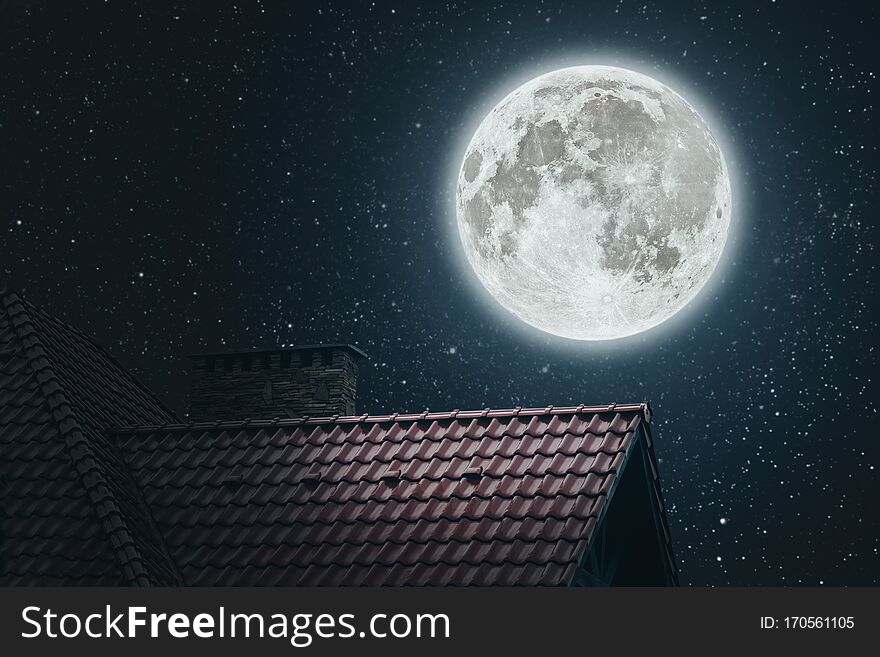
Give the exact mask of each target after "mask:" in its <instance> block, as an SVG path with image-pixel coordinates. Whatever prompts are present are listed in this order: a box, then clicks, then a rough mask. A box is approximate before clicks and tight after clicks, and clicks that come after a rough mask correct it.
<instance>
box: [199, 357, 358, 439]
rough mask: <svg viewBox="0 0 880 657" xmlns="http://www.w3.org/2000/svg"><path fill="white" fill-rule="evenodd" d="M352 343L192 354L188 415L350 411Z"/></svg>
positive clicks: (315, 414)
mask: <svg viewBox="0 0 880 657" xmlns="http://www.w3.org/2000/svg"><path fill="white" fill-rule="evenodd" d="M366 357H367V355H366V354H365V353H364V352H363V351H361V350H360V349H358V348H357V347H355V346H353V345H350V344H322V345H307V346H302V347H289V348H284V349H267V350H264V351H244V352H233V353H211V354H199V355H195V356H190V358H191V359H192V386H191V388H190V399H189V419H190V420H191V421H194V422H206V421H208V422H210V421H213V420H245V419H272V418H276V417H282V418H284V417H302V416H310V417H324V416H331V415H354V413H355V399H356V396H357V377H358V361H360V360H361V359H364V358H366Z"/></svg>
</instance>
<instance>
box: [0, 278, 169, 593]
mask: <svg viewBox="0 0 880 657" xmlns="http://www.w3.org/2000/svg"><path fill="white" fill-rule="evenodd" d="M0 299H2V305H0V477H2V487H3V488H2V496H3V505H2V507H3V508H2V517H0V522H2V528H0V529H2V534H0V540H2V541H3V548H4V549H3V551H2V552H3V561H2V562H0V584H76V583H86V584H108V585H109V584H171V583H177V582H179V581H180V576H179V574H178V572H177V569H176V568H175V566H174V565H173V562H172V561H171V559H170V557H169V555H168V552H167V549H166V548H165V546H164V544H163V541H162V539H161V536H160V534H159V533H158V531H157V528H156V526H155V523H154V522H153V520H152V518H151V516H150V513H149V509H148V507H147V506H146V504H145V503H144V500H143V497H142V495H141V492H140V490H139V489H138V488H137V485H136V484H135V482H134V480H133V479H132V477H131V473H130V472H129V471H128V469H127V467H126V465H125V463H124V461H123V460H122V458H121V455H120V453H119V450H118V446H117V445H116V444H115V443H114V442H113V441H112V440H111V439H110V437H109V435H108V433H107V428H108V427H110V426H111V425H119V424H130V423H156V422H174V421H176V416H175V415H174V414H173V413H171V411H169V410H168V409H166V408H165V407H164V406H163V405H162V404H161V402H159V401H158V400H157V399H156V398H155V397H154V396H153V395H152V394H151V393H149V392H148V391H147V390H146V389H145V388H143V387H141V386H140V385H139V384H138V383H137V382H136V381H135V380H134V378H133V377H132V376H131V375H130V374H129V373H128V372H126V370H125V369H123V368H122V367H121V366H120V365H119V364H118V363H116V361H114V360H113V359H112V358H110V357H109V356H108V355H107V354H106V352H104V351H103V349H101V348H100V347H99V346H98V345H97V344H95V343H94V342H92V341H91V340H90V339H89V338H87V337H86V336H84V335H83V334H81V333H79V332H78V331H76V330H75V329H73V328H71V327H69V326H67V325H65V324H63V323H62V322H59V321H58V320H55V319H53V318H51V317H49V316H48V315H46V314H44V313H43V312H41V311H40V310H38V309H37V308H35V307H34V306H32V305H31V304H29V303H27V302H26V301H24V300H23V299H21V298H20V297H19V295H18V294H16V293H15V292H12V291H9V290H0Z"/></svg>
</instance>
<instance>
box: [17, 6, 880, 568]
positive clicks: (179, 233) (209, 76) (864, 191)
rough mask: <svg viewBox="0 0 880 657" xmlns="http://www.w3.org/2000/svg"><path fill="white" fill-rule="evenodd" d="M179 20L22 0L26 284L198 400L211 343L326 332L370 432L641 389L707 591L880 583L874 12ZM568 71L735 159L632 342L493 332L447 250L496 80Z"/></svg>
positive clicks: (644, 10) (275, 15)
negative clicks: (708, 237)
mask: <svg viewBox="0 0 880 657" xmlns="http://www.w3.org/2000/svg"><path fill="white" fill-rule="evenodd" d="M156 4H157V3H135V2H131V1H126V2H108V3H97V2H96V3H92V5H91V8H83V7H80V6H78V7H72V6H67V5H58V4H53V3H42V2H30V3H24V2H22V3H18V2H3V3H0V37H2V38H0V44H2V45H0V61H2V62H3V66H2V67H0V167H2V169H0V172H2V176H0V190H2V191H0V194H2V196H0V200H2V204H0V207H2V214H0V231H2V232H0V234H2V247H3V248H2V253H3V258H2V262H0V269H2V273H0V277H2V278H3V279H5V280H6V282H8V283H9V284H10V285H11V286H13V287H16V288H18V289H20V290H22V291H23V292H24V293H25V295H26V296H27V297H28V298H29V299H30V300H31V301H33V302H34V303H37V304H38V305H40V306H42V307H44V308H45V309H46V310H47V311H49V312H50V313H53V314H55V315H57V316H59V317H61V318H63V319H65V320H67V321H69V322H70V323H72V324H74V325H75V326H77V327H79V328H81V329H83V330H85V331H87V332H89V333H90V334H92V335H94V336H95V337H96V338H97V339H98V341H99V342H101V343H102V344H103V345H105V346H106V347H108V348H109V349H110V350H111V351H112V352H113V353H114V354H115V355H116V356H117V357H118V358H119V359H120V360H121V361H122V362H123V363H124V364H126V365H127V366H129V367H131V368H132V369H133V370H134V371H136V372H137V373H138V375H139V376H140V377H141V379H142V380H143V381H144V383H146V384H147V385H148V386H149V387H151V388H152V389H154V390H156V391H157V392H158V393H159V394H160V395H161V396H162V397H163V398H164V399H166V400H167V401H168V403H169V404H170V405H171V406H172V407H174V408H176V409H178V410H180V411H184V410H185V397H186V391H187V387H188V381H187V376H186V365H187V363H186V359H185V355H186V354H188V353H192V352H194V351H198V350H201V349H205V348H211V349H213V348H217V347H229V348H239V347H243V348H249V347H257V346H274V345H277V344H281V343H285V344H289V343H296V342H300V343H303V342H304V343H314V342H325V341H345V342H354V343H356V344H358V345H360V346H361V347H362V348H363V349H365V350H366V351H367V352H368V353H369V354H370V355H371V357H372V361H371V364H370V365H369V366H368V367H367V370H366V372H365V382H364V385H363V387H362V399H361V404H360V405H361V409H362V410H370V411H373V412H379V411H392V410H394V411H412V410H423V409H424V408H431V409H435V410H447V409H452V408H469V407H477V408H481V407H485V406H495V407H511V406H515V405H535V406H537V405H540V406H544V405H547V404H555V405H563V404H569V403H605V402H610V401H618V402H629V401H641V400H644V399H648V400H650V401H651V402H652V404H653V406H654V410H655V415H656V421H655V423H654V430H655V436H656V443H657V452H658V455H659V457H660V459H661V467H662V472H661V477H662V481H663V484H664V491H665V495H666V501H667V503H668V506H669V509H670V514H671V515H670V521H671V523H672V529H673V532H674V536H673V539H674V544H675V546H676V551H677V556H678V559H679V561H680V566H681V569H682V579H683V581H684V582H686V583H691V584H700V585H702V584H741V585H745V584H811V585H818V584H823V583H824V584H877V583H880V554H878V549H880V523H878V519H877V517H878V514H877V512H876V507H875V502H876V500H877V499H878V493H880V486H878V480H877V476H878V473H877V468H878V467H880V458H878V457H880V447H878V441H877V439H876V436H873V435H872V433H873V427H874V425H875V424H876V421H877V408H876V398H877V395H876V392H877V386H876V382H875V377H876V371H877V349H876V346H875V345H876V321H877V314H878V312H877V311H878V303H877V297H878V294H877V285H876V284H877V269H876V260H877V253H876V249H877V218H876V216H877V214H876V207H877V200H878V199H877V195H876V192H875V189H874V178H875V175H876V169H877V161H878V153H877V145H876V138H875V136H874V135H875V134H876V133H877V127H876V125H875V119H874V105H873V103H874V96H875V95H876V93H877V84H876V75H877V72H878V71H877V60H876V55H875V50H876V34H877V28H878V21H877V10H876V9H874V8H873V6H872V5H871V4H870V3H867V2H865V3H819V4H817V6H816V7H812V6H811V5H810V4H809V3H803V2H786V1H782V0H780V1H778V2H770V1H767V2H750V3H737V4H738V5H740V6H735V5H731V6H726V5H725V4H724V3H715V2H713V3H705V4H688V5H676V4H674V3H654V2H618V3H613V2H602V3H598V2H597V3H589V2H571V3H566V2H546V3H540V2H528V3H516V2H509V3H497V4H492V3H466V2H458V3H452V4H444V3H433V2H431V3H427V2H426V3H422V4H421V5H419V4H417V3H412V2H406V3H403V2H401V3H393V2H391V3H389V2H376V3H357V4H355V3H344V4H343V3H337V4H333V5H330V4H319V3H296V6H293V4H292V3H291V4H290V6H288V7H284V8H282V7H281V5H276V4H270V3H263V4H259V3H258V4H250V3H245V4H247V8H244V6H241V7H240V8H239V9H234V8H232V7H231V6H228V5H227V6H225V8H221V7H217V6H216V5H217V4H219V3H207V2H206V3H201V4H190V5H187V6H181V7H177V8H172V9H165V8H157V7H155V6H154V5H156ZM560 63H565V64H577V63H583V64H594V63H595V64H623V65H627V66H630V67H633V68H636V69H638V70H640V71H642V72H644V73H647V74H649V75H655V76H657V77H659V78H660V79H661V80H673V81H680V82H681V84H683V85H684V86H685V88H683V89H678V90H679V91H681V92H682V93H683V94H684V95H685V96H686V97H688V94H689V93H690V94H693V95H695V97H696V100H697V101H700V102H701V103H702V105H703V106H704V107H707V108H709V109H710V110H711V120H712V123H713V126H715V127H716V129H719V130H720V133H721V136H722V139H724V140H725V141H726V142H728V144H729V147H730V149H731V151H730V152H729V153H727V155H728V158H729V159H730V158H731V156H733V161H732V162H731V164H732V166H733V167H734V168H735V170H734V174H735V177H736V180H737V186H736V189H735V195H734V201H735V203H737V207H736V208H735V210H734V221H735V222H737V223H738V226H739V228H738V229H737V235H738V239H737V245H736V248H735V250H733V251H732V256H731V258H730V260H731V262H730V263H729V265H728V266H727V268H726V270H725V272H724V276H723V277H721V278H723V280H719V281H718V282H717V285H716V286H715V288H714V289H713V291H712V292H711V293H710V294H709V295H708V298H706V299H705V300H704V302H702V303H701V304H700V306H699V309H698V312H695V313H691V315H690V316H689V317H688V318H687V319H688V321H683V322H677V323H676V325H675V330H670V331H661V332H660V333H659V334H658V335H657V336H652V335H650V334H648V335H647V337H646V338H645V339H644V340H641V339H635V340H631V341H628V342H626V343H625V344H624V345H623V346H622V347H618V348H615V349H613V350H610V351H609V350H597V349H595V348H588V347H580V348H572V347H571V346H570V345H568V346H563V345H561V343H560V342H558V341H555V340H552V339H542V338H535V337H534V336H532V337H528V336H527V335H524V334H523V333H522V332H521V331H520V330H518V329H517V328H516V327H515V322H514V321H512V320H501V319H499V316H498V315H497V314H496V313H494V312H491V311H489V310H487V308H486V307H485V300H484V297H481V296H479V295H476V294H475V293H474V290H473V289H472V287H471V284H470V276H469V275H468V274H467V272H465V271H463V270H462V269H461V268H460V266H459V262H460V260H459V256H458V254H457V252H456V250H457V249H458V244H457V243H456V241H455V240H454V239H450V231H449V230H448V228H449V221H450V216H449V199H448V198H447V197H446V196H444V190H445V189H446V188H447V183H448V177H449V172H450V170H451V169H452V168H454V167H455V165H456V158H458V157H460V153H459V152H457V151H456V148H457V146H458V145H459V144H460V143H461V141H462V140H463V139H466V138H467V137H468V136H469V135H467V131H468V129H469V128H471V127H472V126H473V122H474V120H475V119H476V118H477V117H478V114H479V111H480V109H481V108H483V109H488V107H489V106H488V105H487V104H486V103H487V102H488V100H489V99H490V98H491V92H493V91H494V90H498V89H499V88H501V89H503V86H504V84H505V83H509V81H511V80H517V79H520V80H521V79H522V76H523V74H524V73H523V72H524V71H529V72H535V73H539V72H542V71H545V70H549V69H552V68H554V67H555V66H556V65H558V64H560ZM495 100H498V98H496V99H495ZM737 210H739V212H737ZM722 519H723V520H722Z"/></svg>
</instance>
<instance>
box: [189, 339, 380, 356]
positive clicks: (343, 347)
mask: <svg viewBox="0 0 880 657" xmlns="http://www.w3.org/2000/svg"><path fill="white" fill-rule="evenodd" d="M285 351H287V352H290V353H293V352H296V351H347V352H349V353H350V354H351V355H352V356H354V357H355V358H369V356H368V355H367V354H366V353H365V352H364V351H363V350H362V349H360V348H359V347H356V346H355V345H353V344H348V343H346V342H338V343H327V344H297V345H291V346H289V347H272V348H269V349H232V350H227V351H204V352H199V353H195V354H189V358H193V359H195V358H206V357H208V356H214V357H217V356H257V355H260V354H280V353H284V352H285Z"/></svg>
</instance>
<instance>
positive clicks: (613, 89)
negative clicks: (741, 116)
mask: <svg viewBox="0 0 880 657" xmlns="http://www.w3.org/2000/svg"><path fill="white" fill-rule="evenodd" d="M456 210H457V217H458V228H459V234H460V236H461V241H462V244H463V247H464V251H465V254H466V256H467V259H468V261H469V262H470V264H471V266H472V267H473V269H474V271H475V272H476V275H477V278H479V280H480V281H481V282H482V284H483V285H484V286H485V287H486V289H487V290H488V291H489V292H490V293H491V294H492V296H493V297H494V298H495V299H496V300H497V301H498V302H499V303H500V304H501V305H502V306H503V307H504V308H506V309H507V310H509V311H510V312H511V313H513V314H514V315H516V316H517V317H519V318H520V319H521V320H522V321H524V322H526V323H528V324H531V325H532V326H535V327H537V328H539V329H541V330H543V331H546V332H548V333H552V334H554V335H558V336H562V337H565V338H573V339H576V340H613V339H616V338H622V337H626V336H629V335H634V334H636V333H640V332H642V331H646V330H648V329H650V328H652V327H655V326H657V325H658V324H660V323H662V322H664V321H666V320H667V319H669V318H670V317H672V315H674V314H675V313H677V312H678V311H679V310H681V309H682V308H684V307H685V306H686V305H687V304H688V303H689V302H690V301H691V300H692V299H693V298H694V297H695V296H696V295H697V293H698V292H699V291H700V289H701V288H702V287H703V286H704V285H705V284H706V282H707V281H708V280H709V277H710V276H711V274H712V271H713V270H714V269H715V267H716V265H717V264H718V261H719V259H720V258H721V253H722V251H723V249H724V243H725V241H726V240H727V233H728V228H729V226H730V216H731V215H730V213H731V194H730V179H729V176H728V172H727V166H726V164H725V162H724V157H723V155H722V153H721V150H720V149H719V147H718V144H717V142H716V141H715V138H714V137H713V136H712V133H711V132H710V131H709V127H708V125H707V124H706V122H705V121H704V120H703V119H702V118H701V117H700V115H699V114H697V112H696V111H695V110H694V108H693V107H691V105H690V104H689V103H688V102H687V101H686V100H684V99H683V98H682V97H681V96H679V95H678V94H677V93H675V92H674V91H672V90H671V89H670V88H669V87H667V86H665V85H663V84H661V83H660V82H658V81H656V80H654V79H653V78H650V77H648V76H646V75H642V74H641V73H636V72H634V71H629V70H626V69H622V68H616V67H608V66H578V67H573V68H565V69H560V70H558V71H553V72H551V73H547V74H546V75H541V76H540V77H537V78H534V79H533V80H531V81H529V82H527V83H525V84H524V85H522V86H521V87H519V88H518V89H516V90H515V91H513V92H512V93H511V94H510V95H508V96H507V97H506V98H504V99H503V100H502V101H501V102H500V103H498V105H496V106H495V108H494V109H493V110H492V111H491V112H490V113H489V114H488V115H487V116H486V117H485V119H483V121H482V123H481V124H480V126H479V128H477V131H476V133H474V136H473V138H472V139H471V141H470V144H469V145H468V147H467V150H466V152H465V154H464V159H463V161H462V164H461V169H460V171H459V175H458V184H457V189H456Z"/></svg>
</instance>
